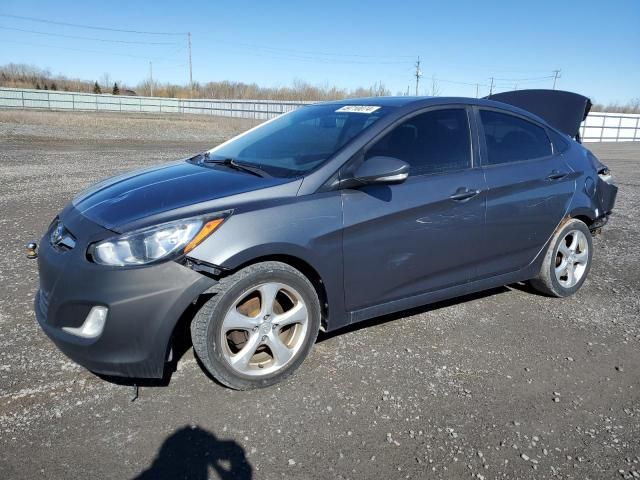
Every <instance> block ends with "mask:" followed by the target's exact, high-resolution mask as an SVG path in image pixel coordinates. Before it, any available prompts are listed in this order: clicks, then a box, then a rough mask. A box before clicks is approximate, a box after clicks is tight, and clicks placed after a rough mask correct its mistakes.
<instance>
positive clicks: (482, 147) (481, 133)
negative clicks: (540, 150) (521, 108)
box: [473, 106, 559, 168]
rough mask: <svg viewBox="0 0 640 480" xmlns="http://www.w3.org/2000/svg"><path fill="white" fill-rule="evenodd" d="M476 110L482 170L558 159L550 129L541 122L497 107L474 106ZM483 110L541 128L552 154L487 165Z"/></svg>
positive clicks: (487, 153)
mask: <svg viewBox="0 0 640 480" xmlns="http://www.w3.org/2000/svg"><path fill="white" fill-rule="evenodd" d="M473 110H474V114H475V119H476V123H477V125H478V136H479V142H480V152H481V154H480V165H481V166H482V168H493V167H502V166H505V165H521V164H523V163H526V162H539V161H543V160H548V159H552V158H554V157H556V156H557V155H559V153H556V152H555V149H554V146H553V142H552V141H551V137H550V136H549V132H548V131H547V129H548V127H547V126H546V125H544V124H542V123H540V122H537V121H535V120H534V119H531V118H528V117H526V116H525V115H520V114H518V113H515V112H510V111H508V110H503V109H501V108H496V107H485V106H474V107H473ZM483 110H487V111H492V112H496V113H501V114H503V115H509V116H512V117H515V118H519V119H520V120H523V121H525V122H529V123H531V124H532V125H535V126H536V127H539V128H541V129H542V131H543V132H544V134H545V136H546V137H547V141H548V142H549V147H550V150H551V154H550V155H544V156H542V157H535V158H527V159H525V160H516V161H513V162H504V163H486V160H488V159H489V149H488V148H487V139H486V136H485V132H484V124H483V123H482V117H481V116H480V112H481V111H483Z"/></svg>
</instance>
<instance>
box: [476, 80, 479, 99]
mask: <svg viewBox="0 0 640 480" xmlns="http://www.w3.org/2000/svg"><path fill="white" fill-rule="evenodd" d="M478 87H479V85H478V84H477V83H476V98H478Z"/></svg>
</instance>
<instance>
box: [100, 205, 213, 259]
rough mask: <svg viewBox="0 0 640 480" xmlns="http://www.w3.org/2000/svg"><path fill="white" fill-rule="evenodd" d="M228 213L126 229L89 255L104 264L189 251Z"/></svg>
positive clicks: (157, 257) (164, 257) (166, 256)
mask: <svg viewBox="0 0 640 480" xmlns="http://www.w3.org/2000/svg"><path fill="white" fill-rule="evenodd" d="M223 221H224V217H222V218H215V219H213V220H205V219H203V218H201V217H198V218H189V219H185V220H177V221H175V222H169V223H163V224H162V225H156V226H154V227H148V228H144V229H141V230H135V231H133V232H129V233H126V234H124V235H121V236H119V237H115V238H110V239H108V240H104V241H102V242H99V243H96V244H94V245H92V246H91V247H89V256H90V257H91V258H92V259H93V261H94V262H96V263H99V264H102V265H114V266H121V267H122V266H128V265H145V264H147V263H152V262H157V261H159V260H164V259H169V258H171V257H174V256H178V255H181V254H183V253H188V252H189V251H191V250H193V249H194V248H195V247H197V246H198V245H199V244H200V243H202V241H203V240H204V239H205V238H207V237H208V236H209V235H210V234H211V233H213V232H214V231H215V230H216V229H217V228H218V227H219V226H220V225H221V224H222V222H223Z"/></svg>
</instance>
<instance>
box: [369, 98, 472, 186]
mask: <svg viewBox="0 0 640 480" xmlns="http://www.w3.org/2000/svg"><path fill="white" fill-rule="evenodd" d="M379 155H380V156H387V157H394V158H398V159H400V160H403V161H405V162H407V163H408V164H409V166H410V167H411V169H410V175H425V174H431V173H444V172H449V171H455V170H462V169H465V168H469V167H471V136H470V132H469V121H468V118H467V111H466V110H465V109H464V108H449V109H442V110H432V111H429V112H425V113H421V114H419V115H416V116H415V117H412V118H410V119H409V120H407V121H405V122H403V123H402V124H400V125H399V126H397V127H395V128H394V129H393V130H391V132H389V133H388V134H386V135H385V136H384V137H382V138H381V139H380V140H379V141H378V142H376V143H375V144H374V145H373V147H371V148H370V149H369V150H368V151H367V154H366V157H365V159H366V158H371V157H375V156H379Z"/></svg>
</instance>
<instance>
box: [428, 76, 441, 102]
mask: <svg viewBox="0 0 640 480" xmlns="http://www.w3.org/2000/svg"><path fill="white" fill-rule="evenodd" d="M440 93H442V91H441V89H440V85H439V84H438V80H437V79H436V77H435V76H432V77H431V93H430V95H431V96H432V97H437V96H438V95H440Z"/></svg>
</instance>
